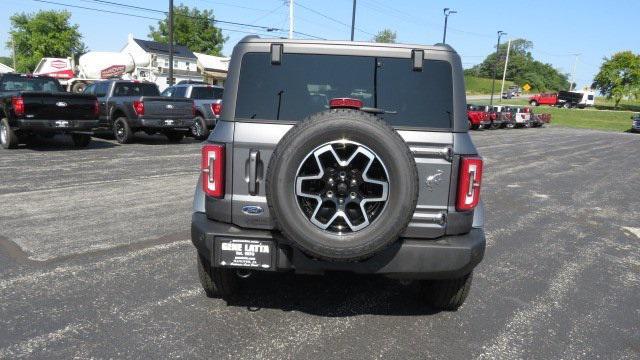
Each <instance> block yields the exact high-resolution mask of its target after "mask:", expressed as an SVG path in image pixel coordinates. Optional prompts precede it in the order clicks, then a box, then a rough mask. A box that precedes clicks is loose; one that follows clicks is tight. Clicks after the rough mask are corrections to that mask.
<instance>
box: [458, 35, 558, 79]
mask: <svg viewBox="0 0 640 360" xmlns="http://www.w3.org/2000/svg"><path fill="white" fill-rule="evenodd" d="M532 47H533V43H532V42H531V41H529V40H526V39H515V40H512V41H511V49H510V51H509V64H508V67H507V74H506V79H507V80H511V81H513V82H515V83H516V84H518V85H524V84H525V83H528V84H529V85H531V87H532V88H533V89H536V90H538V91H558V90H566V89H568V88H569V81H568V80H567V78H568V76H567V74H562V73H560V72H559V71H558V70H557V69H555V68H554V67H553V65H551V64H545V63H543V62H540V61H538V60H535V59H534V58H533V55H531V51H530V50H531V48H532ZM506 55H507V44H500V50H499V55H496V53H495V52H492V53H491V54H489V55H488V56H487V57H486V58H485V59H484V61H483V62H482V63H480V64H478V65H476V66H474V67H472V68H470V69H467V70H465V74H467V75H474V76H480V77H487V78H491V77H493V71H494V64H495V63H496V59H497V61H498V63H497V68H498V75H501V74H502V70H503V69H504V62H505V59H506ZM498 77H500V76H498Z"/></svg>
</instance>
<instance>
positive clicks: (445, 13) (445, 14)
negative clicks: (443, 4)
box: [442, 8, 457, 44]
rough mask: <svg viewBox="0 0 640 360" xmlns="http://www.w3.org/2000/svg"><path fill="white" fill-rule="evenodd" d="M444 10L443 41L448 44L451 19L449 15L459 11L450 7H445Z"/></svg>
mask: <svg viewBox="0 0 640 360" xmlns="http://www.w3.org/2000/svg"><path fill="white" fill-rule="evenodd" d="M443 12H444V33H443V34H442V43H443V44H446V43H447V20H448V19H449V15H451V14H456V13H457V11H455V10H451V9H449V8H444V9H443Z"/></svg>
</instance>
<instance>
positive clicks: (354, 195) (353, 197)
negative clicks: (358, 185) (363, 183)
mask: <svg viewBox="0 0 640 360" xmlns="http://www.w3.org/2000/svg"><path fill="white" fill-rule="evenodd" d="M349 195H350V196H351V198H352V199H355V198H356V197H357V196H358V194H356V193H355V191H352V192H351V194H349Z"/></svg>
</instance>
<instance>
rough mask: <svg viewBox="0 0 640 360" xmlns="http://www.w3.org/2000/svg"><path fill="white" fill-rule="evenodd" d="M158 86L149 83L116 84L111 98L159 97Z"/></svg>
mask: <svg viewBox="0 0 640 360" xmlns="http://www.w3.org/2000/svg"><path fill="white" fill-rule="evenodd" d="M159 95H160V91H158V86H156V84H150V83H116V87H115V89H114V90H113V96H159Z"/></svg>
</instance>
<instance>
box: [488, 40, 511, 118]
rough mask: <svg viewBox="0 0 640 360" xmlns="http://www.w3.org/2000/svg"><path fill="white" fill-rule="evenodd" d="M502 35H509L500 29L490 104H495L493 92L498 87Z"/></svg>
mask: <svg viewBox="0 0 640 360" xmlns="http://www.w3.org/2000/svg"><path fill="white" fill-rule="evenodd" d="M502 35H507V33H506V32H504V31H502V30H500V31H498V45H497V46H496V61H495V62H494V63H493V78H492V79H491V100H490V101H489V106H493V92H494V91H495V88H496V74H497V72H498V60H500V59H499V58H498V56H499V55H500V37H501V36H502Z"/></svg>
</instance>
